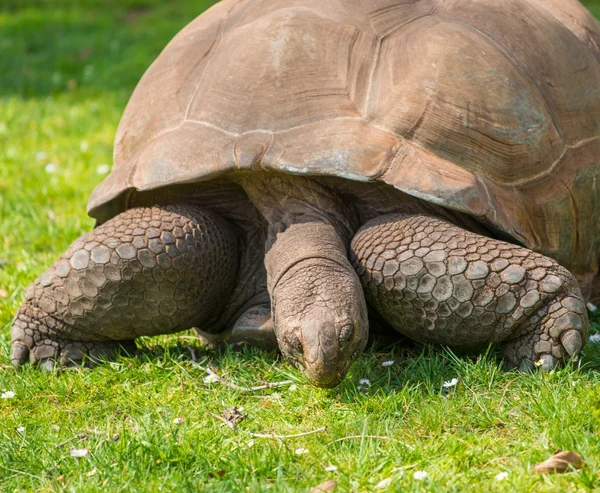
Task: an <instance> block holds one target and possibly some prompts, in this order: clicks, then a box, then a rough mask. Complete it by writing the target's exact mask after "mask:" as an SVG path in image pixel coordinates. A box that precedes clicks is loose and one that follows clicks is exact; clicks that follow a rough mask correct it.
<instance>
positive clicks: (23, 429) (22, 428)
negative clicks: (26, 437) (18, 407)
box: [17, 426, 25, 433]
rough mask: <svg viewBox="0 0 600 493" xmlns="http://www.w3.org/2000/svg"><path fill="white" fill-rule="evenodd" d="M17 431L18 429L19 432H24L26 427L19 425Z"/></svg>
mask: <svg viewBox="0 0 600 493" xmlns="http://www.w3.org/2000/svg"><path fill="white" fill-rule="evenodd" d="M17 431H18V432H19V433H24V432H25V427H24V426H19V427H18V428H17Z"/></svg>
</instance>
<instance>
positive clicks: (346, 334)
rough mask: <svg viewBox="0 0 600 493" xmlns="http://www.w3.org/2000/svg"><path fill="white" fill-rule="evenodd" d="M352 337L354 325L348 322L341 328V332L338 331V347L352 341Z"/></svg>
mask: <svg viewBox="0 0 600 493" xmlns="http://www.w3.org/2000/svg"><path fill="white" fill-rule="evenodd" d="M353 336H354V324H353V323H352V322H350V323H347V324H346V325H344V326H343V327H342V330H340V335H339V343H340V347H344V346H346V345H347V344H348V343H349V342H350V341H351V340H352V337H353Z"/></svg>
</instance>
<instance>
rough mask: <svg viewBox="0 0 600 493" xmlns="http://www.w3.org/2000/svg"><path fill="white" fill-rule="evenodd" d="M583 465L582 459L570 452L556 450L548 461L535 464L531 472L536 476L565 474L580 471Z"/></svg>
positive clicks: (575, 453)
mask: <svg viewBox="0 0 600 493" xmlns="http://www.w3.org/2000/svg"><path fill="white" fill-rule="evenodd" d="M583 465H584V462H583V457H581V455H579V454H578V453H577V452H571V451H570V450H558V451H557V452H555V453H554V454H552V456H551V457H550V458H549V459H546V460H545V461H544V462H540V463H539V464H536V465H535V466H534V468H533V472H537V473H538V474H552V473H557V472H558V473H560V472H566V471H569V470H570V469H581V468H582V467H583Z"/></svg>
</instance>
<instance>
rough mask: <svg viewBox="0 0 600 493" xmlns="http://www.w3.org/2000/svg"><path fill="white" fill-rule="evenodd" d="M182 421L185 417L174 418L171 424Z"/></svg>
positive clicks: (177, 423) (178, 423)
mask: <svg viewBox="0 0 600 493" xmlns="http://www.w3.org/2000/svg"><path fill="white" fill-rule="evenodd" d="M184 421H185V418H181V417H179V418H175V419H174V420H173V424H176V425H180V424H181V423H183V422H184Z"/></svg>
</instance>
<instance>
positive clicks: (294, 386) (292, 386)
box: [288, 383, 298, 392]
mask: <svg viewBox="0 0 600 493" xmlns="http://www.w3.org/2000/svg"><path fill="white" fill-rule="evenodd" d="M288 390H291V391H292V392H293V391H294V390H298V386H297V385H296V384H295V383H293V384H292V385H290V386H289V387H288Z"/></svg>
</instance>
